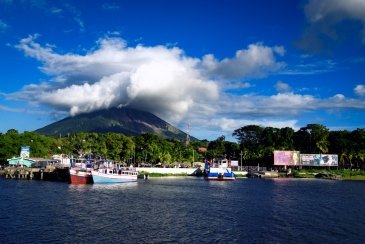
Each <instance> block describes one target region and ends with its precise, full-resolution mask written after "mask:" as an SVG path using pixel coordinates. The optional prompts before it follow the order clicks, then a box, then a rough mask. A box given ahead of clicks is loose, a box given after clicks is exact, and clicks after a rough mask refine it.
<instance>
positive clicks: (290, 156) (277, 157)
mask: <svg viewBox="0 0 365 244" xmlns="http://www.w3.org/2000/svg"><path fill="white" fill-rule="evenodd" d="M299 159H300V158H299V151H274V165H292V166H294V165H299V163H300V161H299Z"/></svg>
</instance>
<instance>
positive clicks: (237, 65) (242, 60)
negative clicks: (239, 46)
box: [202, 43, 285, 79]
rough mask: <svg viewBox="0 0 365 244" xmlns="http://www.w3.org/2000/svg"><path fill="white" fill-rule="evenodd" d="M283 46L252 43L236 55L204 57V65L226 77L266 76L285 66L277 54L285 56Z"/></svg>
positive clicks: (214, 73)
mask: <svg viewBox="0 0 365 244" xmlns="http://www.w3.org/2000/svg"><path fill="white" fill-rule="evenodd" d="M284 54H285V49H284V48H283V47H282V46H274V47H268V46H264V45H263V44H261V43H256V44H251V45H249V46H248V48H247V49H243V50H238V51H237V52H236V55H235V57H233V58H225V59H223V60H221V61H219V60H217V59H216V58H215V57H214V55H213V54H208V55H205V56H204V57H203V63H202V65H203V66H204V67H205V68H206V69H207V70H208V71H209V73H210V74H211V75H216V76H218V77H221V78H224V79H249V78H262V77H266V76H267V75H268V74H270V73H272V72H276V71H278V70H280V69H282V68H283V67H285V63H284V62H277V61H276V55H279V56H283V55H284Z"/></svg>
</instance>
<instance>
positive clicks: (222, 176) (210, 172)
mask: <svg viewBox="0 0 365 244" xmlns="http://www.w3.org/2000/svg"><path fill="white" fill-rule="evenodd" d="M204 172H205V173H204V175H205V176H204V178H205V179H206V180H217V181H232V180H235V179H236V175H235V174H234V173H233V172H232V169H231V167H230V165H229V161H228V160H226V159H224V160H217V161H214V162H213V163H212V165H210V163H209V162H206V163H205V169H204Z"/></svg>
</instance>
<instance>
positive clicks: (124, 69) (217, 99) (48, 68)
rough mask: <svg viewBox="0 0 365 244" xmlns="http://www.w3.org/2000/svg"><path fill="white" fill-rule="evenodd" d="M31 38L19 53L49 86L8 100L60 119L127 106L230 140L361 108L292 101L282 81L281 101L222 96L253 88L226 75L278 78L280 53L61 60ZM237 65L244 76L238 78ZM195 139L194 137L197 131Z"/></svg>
mask: <svg viewBox="0 0 365 244" xmlns="http://www.w3.org/2000/svg"><path fill="white" fill-rule="evenodd" d="M36 38H37V35H34V36H29V37H28V38H24V39H22V40H21V41H20V42H19V44H18V45H17V46H16V47H17V48H18V49H19V50H21V51H23V52H24V54H25V55H27V56H29V57H32V58H34V59H37V60H38V61H39V62H41V67H40V69H41V71H42V72H44V73H46V74H48V75H49V76H50V77H51V80H49V81H42V82H41V83H38V84H30V85H27V86H25V87H23V89H22V90H20V91H18V92H15V93H13V94H7V98H8V99H15V100H22V99H23V100H24V99H29V100H26V101H27V102H29V103H34V104H36V105H46V106H50V107H52V108H54V110H55V111H57V112H62V111H67V112H69V113H70V114H72V115H75V114H79V113H84V112H91V111H95V110H99V109H104V108H109V107H115V106H130V107H133V108H137V109H141V110H145V111H148V112H151V113H154V114H156V115H157V116H159V117H161V118H162V119H165V120H166V121H168V122H170V123H173V124H174V125H177V126H178V127H180V128H185V125H183V124H181V123H187V121H188V122H189V123H190V124H191V125H192V128H194V125H199V128H201V129H199V130H201V133H203V131H205V133H207V132H208V131H210V132H211V133H212V134H214V133H216V134H217V133H220V132H222V133H223V134H226V135H227V134H230V133H232V132H233V130H235V129H237V128H239V127H241V126H244V125H247V124H260V125H263V126H273V127H286V126H288V127H292V128H293V127H297V126H296V123H297V122H296V121H297V120H296V119H293V117H294V118H296V117H299V116H301V115H302V114H303V113H306V112H312V111H316V110H319V109H328V110H330V109H331V110H333V109H343V108H360V109H364V108H365V104H364V102H363V101H362V100H360V99H349V98H346V97H345V96H344V95H342V94H336V95H334V96H333V97H329V98H320V97H315V96H312V95H305V94H295V93H293V92H290V91H291V89H290V86H289V85H288V84H286V83H284V82H282V81H278V83H277V84H276V88H277V90H278V91H279V93H278V94H274V95H271V96H262V95H261V96H259V95H256V94H243V95H237V93H234V92H230V91H227V90H226V89H229V88H232V89H233V88H247V87H250V86H251V84H250V83H248V82H247V81H244V82H241V81H235V80H229V79H228V77H229V75H228V73H225V72H228V70H232V72H234V75H232V76H234V77H237V79H238V80H240V79H248V77H253V78H257V77H259V76H264V75H268V74H269V73H271V72H274V71H275V70H279V69H280V67H282V66H283V64H282V63H281V62H277V61H276V57H275V53H276V54H278V55H279V54H283V53H284V52H283V49H281V48H276V47H274V48H270V47H266V46H262V45H261V44H260V45H258V44H253V45H250V46H249V47H248V48H247V49H245V50H240V51H238V52H237V55H236V57H234V58H231V59H228V58H226V59H223V60H222V61H218V60H216V59H215V58H214V56H213V55H206V56H204V57H203V58H202V59H199V58H191V57H188V56H186V55H185V53H184V51H183V50H182V49H180V48H178V47H166V46H149V47H148V46H142V45H137V46H135V47H128V46H127V45H126V42H125V41H124V40H123V39H121V38H117V37H114V38H111V37H105V38H101V39H100V40H98V41H97V45H96V47H94V48H93V49H92V50H90V51H89V52H87V53H86V54H83V55H80V54H75V53H66V54H59V53H56V52H55V51H54V47H51V46H50V45H41V44H39V43H38V42H36ZM274 49H278V50H276V51H275V50H274ZM250 59H252V60H253V61H252V62H251V63H250V62H249V60H250ZM267 59H269V60H267ZM240 65H241V68H242V70H240V71H239V72H238V70H239V67H240ZM223 71H224V72H223ZM362 89H363V86H362V85H359V86H358V87H357V88H355V92H357V93H358V94H359V92H360V91H361V90H362ZM234 94H236V95H234ZM192 133H193V129H192ZM194 133H197V134H195V135H196V136H199V131H194ZM201 138H204V136H203V135H202V136H201Z"/></svg>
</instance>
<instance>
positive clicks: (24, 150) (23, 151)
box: [20, 146, 30, 158]
mask: <svg viewBox="0 0 365 244" xmlns="http://www.w3.org/2000/svg"><path fill="white" fill-rule="evenodd" d="M29 154H30V146H21V148H20V157H22V158H29Z"/></svg>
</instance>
